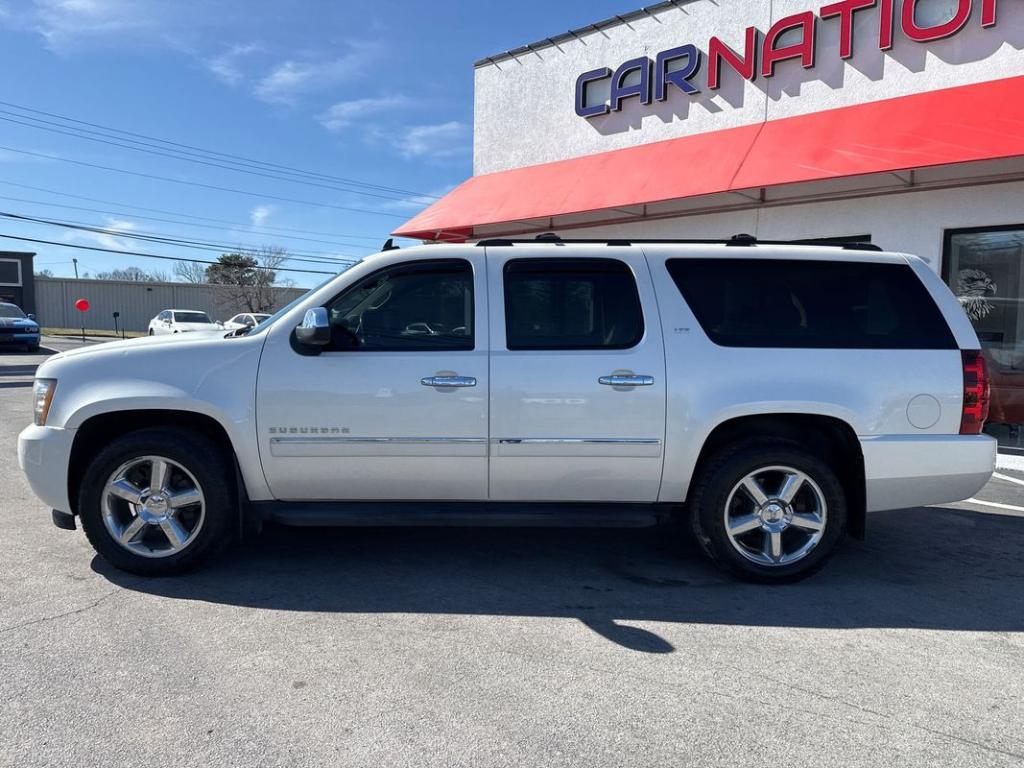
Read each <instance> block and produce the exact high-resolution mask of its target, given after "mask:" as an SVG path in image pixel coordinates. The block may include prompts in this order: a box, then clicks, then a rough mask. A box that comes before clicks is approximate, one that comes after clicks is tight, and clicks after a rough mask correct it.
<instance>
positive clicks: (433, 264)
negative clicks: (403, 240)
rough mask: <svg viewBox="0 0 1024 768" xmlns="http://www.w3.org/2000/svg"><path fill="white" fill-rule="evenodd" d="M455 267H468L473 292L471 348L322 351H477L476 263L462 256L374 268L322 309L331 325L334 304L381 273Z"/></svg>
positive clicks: (332, 350) (343, 351)
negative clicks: (474, 265) (474, 264)
mask: <svg viewBox="0 0 1024 768" xmlns="http://www.w3.org/2000/svg"><path fill="white" fill-rule="evenodd" d="M456 265H457V266H459V267H465V268H467V269H468V272H469V291H470V293H469V316H470V317H471V318H472V321H473V330H472V332H471V333H470V335H469V346H468V347H460V348H453V347H449V346H438V347H415V348H410V347H399V346H396V347H372V348H364V347H351V348H350V347H345V348H339V347H335V346H334V345H333V344H328V345H326V346H325V347H324V348H323V351H324V352H329V353H338V354H352V353H353V352H356V353H358V352H366V353H378V352H391V353H395V352H398V353H403V354H410V353H414V352H430V353H436V352H449V353H455V352H459V353H467V352H475V351H476V349H477V347H476V331H477V325H478V323H477V316H476V270H475V269H474V267H473V262H472V261H470V260H469V259H465V258H459V257H451V258H446V259H411V260H409V261H399V262H395V263H393V264H388V265H387V266H384V267H380V268H379V269H375V270H374V271H373V272H370V273H368V274H366V275H363V276H362V277H360V278H358V279H357V280H356V281H355V282H352V283H349V284H348V285H346V286H345V287H344V288H343V289H342V290H340V291H339V292H338V293H336V294H334V296H332V297H331V298H330V299H328V300H327V301H325V302H324V303H323V304H322V305H321V306H322V307H323V308H324V309H325V310H326V311H327V314H328V322H329V319H330V312H331V305H333V304H335V303H337V302H338V301H339V300H341V299H342V298H343V297H344V296H346V295H347V294H349V293H350V292H352V291H355V290H358V289H359V287H360V286H361V285H363V284H364V283H366V282H367V281H368V280H373V279H375V278H377V277H379V276H380V275H382V274H385V273H388V272H393V271H395V270H400V269H409V268H416V269H418V268H422V269H423V270H424V271H429V270H430V269H432V268H433V269H436V268H438V267H452V266H456ZM258 325H259V324H258V323H257V326H258Z"/></svg>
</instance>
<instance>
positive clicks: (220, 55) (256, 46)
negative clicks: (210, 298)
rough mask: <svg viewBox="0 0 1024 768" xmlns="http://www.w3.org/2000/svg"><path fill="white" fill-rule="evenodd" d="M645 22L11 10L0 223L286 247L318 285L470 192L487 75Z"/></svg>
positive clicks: (218, 9)
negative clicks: (519, 59) (488, 63)
mask: <svg viewBox="0 0 1024 768" xmlns="http://www.w3.org/2000/svg"><path fill="white" fill-rule="evenodd" d="M632 8H633V6H632V5H630V4H629V3H628V2H625V3H624V0H559V2H556V3H552V2H550V0H547V1H544V2H542V1H541V0H516V2H476V3H470V2H464V1H459V0H433V1H431V2H425V1H423V2H411V1H410V0H405V1H404V2H402V1H400V0H376V1H375V2H368V3H353V2H328V1H326V0H308V1H305V2H302V1H300V2H291V3H285V2H280V0H221V1H220V2H211V1H210V0H206V1H205V2H204V1H202V0H0V65H2V71H3V73H4V76H3V78H2V80H0V82H2V83H3V85H2V87H0V102H5V103H4V104H0V212H4V213H14V214H19V215H28V216H32V217H36V218H47V219H51V220H61V221H65V222H75V223H78V224H87V225H90V226H93V227H99V228H104V229H110V230H115V231H118V232H128V233H135V234H140V233H142V234H153V235H159V236H165V235H166V236H171V237H174V238H177V239H181V238H184V239H189V240H194V241H202V242H204V243H207V244H208V247H214V248H215V249H216V247H217V246H219V245H221V244H225V245H232V246H256V247H258V246H278V247H284V248H287V249H289V251H291V252H292V253H295V254H296V258H298V257H300V256H306V257H308V258H309V259H310V261H308V262H299V261H293V262H292V263H291V266H292V267H294V268H297V269H313V270H321V269H324V268H325V267H324V266H323V264H320V263H314V262H319V261H320V260H323V259H332V258H336V257H340V256H344V257H350V256H354V257H359V256H364V255H367V254H369V253H371V252H373V251H376V250H377V249H378V248H379V246H380V244H381V243H382V242H383V240H384V239H385V238H386V236H387V234H388V232H389V231H390V230H391V229H392V228H394V227H395V226H397V225H398V224H400V223H401V222H402V221H403V220H404V219H406V218H408V217H410V216H411V215H413V214H415V213H416V212H417V211H418V210H420V209H421V208H422V206H423V205H424V204H425V203H426V202H428V201H429V199H430V198H429V197H423V196H422V195H441V194H443V193H444V192H445V191H447V190H448V189H450V188H451V187H452V186H454V185H455V184H457V183H459V182H461V181H462V180H464V179H465V178H467V177H468V176H469V175H470V174H471V160H472V157H471V155H472V104H473V98H472V97H473V70H472V64H473V61H475V60H476V59H478V58H481V57H483V56H486V55H489V54H493V53H495V52H498V51H501V50H505V49H508V48H512V47H515V46H518V45H521V44H523V43H527V42H532V41H534V40H537V39H539V38H542V37H545V36H547V35H550V34H554V33H557V32H561V31H564V30H566V29H568V28H570V27H576V26H581V25H583V24H586V23H590V22H592V21H596V20H599V19H603V18H606V17H608V16H611V15H613V14H615V13H622V12H623V11H626V10H632ZM11 105H15V106H11ZM26 108H27V109H32V110H40V111H42V112H48V113H52V114H53V115H59V116H62V117H67V118H73V119H75V120H80V121H86V122H89V123H94V124H97V125H102V126H108V127H111V128H116V129H120V130H122V131H131V132H134V133H136V134H143V135H146V136H151V137H156V138H159V139H166V140H170V141H174V142H178V143H179V144H184V145H192V146H195V147H198V148H202V149H206V150H213V151H216V152H221V153H230V154H232V155H236V156H240V157H245V158H253V159H256V160H260V161H264V162H269V163H275V164H277V165H280V166H289V167H294V168H299V169H303V170H308V171H313V172H315V173H317V174H321V176H320V177H318V178H316V179H313V178H310V177H308V176H307V177H304V182H303V183H297V182H296V181H294V180H291V181H289V180H282V179H279V178H266V177H265V176H259V175H253V174H246V173H239V172H237V171H233V170H228V169H224V168H216V167H210V166H208V165H200V164H198V163H192V162H188V161H184V160H181V159H174V158H168V157H161V156H157V155H154V154H151V153H149V152H140V151H138V150H137V149H136V150H133V149H129V148H126V147H118V146H111V145H110V144H107V143H102V142H101V141H89V140H86V139H84V138H82V135H83V131H86V130H88V131H95V132H98V133H100V134H103V135H104V136H105V137H106V138H105V139H104V140H106V139H109V138H111V135H110V134H109V133H107V132H106V131H103V130H101V129H98V128H94V127H90V126H85V125H82V124H81V123H67V122H66V121H64V120H61V119H59V118H56V117H52V116H48V115H45V114H41V113H40V112H27V111H25V109H26ZM41 121H47V122H41ZM25 123H28V125H25ZM44 128H48V129H49V130H44ZM58 131H61V132H58ZM67 134H73V135H67ZM93 138H101V137H98V136H95V135H94V136H93ZM114 138H115V139H117V140H118V143H125V142H124V138H125V137H123V135H122V136H121V137H120V138H119V137H114ZM129 138H130V137H129ZM142 141H148V139H143V140H142ZM136 146H137V145H136ZM164 148H166V147H164ZM184 151H186V152H191V151H192V150H184ZM28 153H31V154H28ZM205 157H206V159H207V160H209V159H210V158H209V156H205ZM97 165H101V166H107V167H109V168H117V169H120V171H121V172H116V171H110V170H103V169H100V168H95V167H92V166H97ZM262 170H267V169H266V168H265V167H263V168H262ZM125 171H127V172H130V173H126V172H125ZM257 172H259V171H258V170H257ZM139 174H146V175H147V176H142V175H139ZM150 176H160V177H165V178H167V179H173V180H175V181H166V180H160V179H154V178H149V177H150ZM325 177H330V178H325ZM345 180H355V181H358V182H362V183H365V184H371V185H375V188H370V187H363V186H360V187H356V188H353V185H352V184H350V183H348V181H345ZM182 182H186V183H182ZM196 184H202V185H207V187H210V186H213V187H224V188H230V189H233V190H237V191H235V192H225V191H222V190H215V189H209V188H207V187H199V186H195V185H196ZM376 187H385V188H387V189H378V188H376ZM242 192H246V193H248V194H242ZM360 192H361V193H362V194H359V193H360ZM60 193H62V194H60ZM281 198H286V199H281ZM57 204H59V205H60V206H64V207H58V205H57ZM143 208H145V209H151V210H141V209H143ZM82 209H89V210H82ZM343 209H358V210H343ZM198 217H204V218H198ZM153 219H162V220H163V221H154V220H153ZM211 219H212V220H216V221H211ZM199 225H203V226H199ZM0 233H2V234H13V235H19V236H24V237H31V238H36V239H43V240H54V241H59V242H67V243H74V244H79V245H96V246H100V247H105V248H113V249H117V250H125V249H127V250H138V251H144V252H147V253H158V254H164V255H171V256H176V257H192V258H199V259H206V258H215V257H216V255H217V252H216V251H215V250H210V251H207V250H188V249H184V248H178V247H173V246H169V245H164V244H158V243H152V242H141V241H135V240H131V239H129V238H127V237H123V236H117V235H116V234H107V233H96V232H81V231H75V230H68V229H60V228H58V227H54V226H50V225H41V224H35V223H29V222H23V221H15V220H10V219H0ZM300 238H302V239H300ZM4 249H6V250H35V251H37V253H38V256H37V257H36V262H37V268H39V269H50V270H52V271H53V273H54V274H57V275H70V274H72V271H73V267H72V264H71V258H72V257H73V256H77V258H78V259H79V270H80V271H82V272H89V273H93V274H94V273H96V272H100V271H105V270H109V269H111V268H114V267H124V266H129V265H136V266H141V267H143V268H145V269H147V270H153V269H156V270H162V271H164V272H167V273H170V272H172V268H173V263H171V262H164V263H162V262H159V261H155V260H151V259H139V258H135V257H130V256H117V255H105V254H102V253H92V252H88V251H79V252H77V253H76V252H74V251H72V250H70V249H66V248H61V247H57V246H50V245H33V244H30V243H22V242H18V241H14V240H0V250H4ZM327 268H330V267H327ZM289 277H290V278H291V279H292V280H294V281H295V283H296V284H297V285H311V284H314V283H316V282H319V281H320V280H321V279H322V278H321V277H320V276H317V275H304V274H298V273H295V274H291V275H289Z"/></svg>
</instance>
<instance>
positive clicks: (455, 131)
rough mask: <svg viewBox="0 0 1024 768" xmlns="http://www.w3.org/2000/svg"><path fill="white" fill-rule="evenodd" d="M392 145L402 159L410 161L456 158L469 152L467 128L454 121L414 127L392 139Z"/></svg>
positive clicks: (463, 124)
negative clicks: (416, 159)
mask: <svg viewBox="0 0 1024 768" xmlns="http://www.w3.org/2000/svg"><path fill="white" fill-rule="evenodd" d="M393 144H394V146H395V148H396V149H398V151H399V152H401V154H402V156H403V157H406V158H410V159H412V158H427V159H432V160H442V159H446V158H450V157H458V156H460V155H463V154H466V153H467V152H469V149H470V134H469V126H467V125H466V124H465V123H460V122H458V121H455V120H452V121H451V122H447V123H438V124H436V125H414V126H411V127H409V128H406V129H405V130H404V131H402V132H401V133H400V134H399V135H398V136H397V137H396V138H394V139H393Z"/></svg>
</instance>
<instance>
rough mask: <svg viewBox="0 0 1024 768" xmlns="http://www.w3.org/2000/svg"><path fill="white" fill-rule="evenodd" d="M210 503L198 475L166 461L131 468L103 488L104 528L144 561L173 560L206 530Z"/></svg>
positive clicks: (141, 461) (136, 462)
mask: <svg viewBox="0 0 1024 768" xmlns="http://www.w3.org/2000/svg"><path fill="white" fill-rule="evenodd" d="M205 516H206V501H205V498H204V497H203V491H202V489H201V488H200V487H199V483H198V482H196V479H195V477H193V475H192V473H191V472H189V471H188V470H187V469H185V468H184V467H183V466H181V465H180V464H178V463H177V462H175V461H171V460H170V459H168V458H165V457H163V456H140V457H138V458H136V459H132V460H131V461H128V462H125V463H124V464H122V465H121V466H120V467H118V468H117V469H116V470H114V472H113V473H112V474H111V475H110V477H109V478H108V479H107V483H106V485H105V486H104V488H103V524H104V525H105V526H106V528H107V531H108V532H109V533H110V535H111V536H112V537H113V539H114V541H116V542H117V543H118V544H120V545H121V546H122V547H124V548H125V549H127V550H128V551H129V552H131V553H132V554H135V555H140V556H142V557H169V556H170V555H175V554H177V553H179V552H181V551H182V550H184V549H185V548H186V547H187V546H188V545H189V544H191V543H192V542H193V541H194V540H195V538H196V536H198V535H199V531H200V530H201V529H202V527H203V520H204V518H205Z"/></svg>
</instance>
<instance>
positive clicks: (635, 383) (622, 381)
mask: <svg viewBox="0 0 1024 768" xmlns="http://www.w3.org/2000/svg"><path fill="white" fill-rule="evenodd" d="M597 383H598V384H604V385H605V386H608V387H649V386H651V385H653V384H654V377H653V376H636V375H633V374H630V375H628V376H626V375H614V376H602V377H601V378H599V379H598V380H597Z"/></svg>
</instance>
